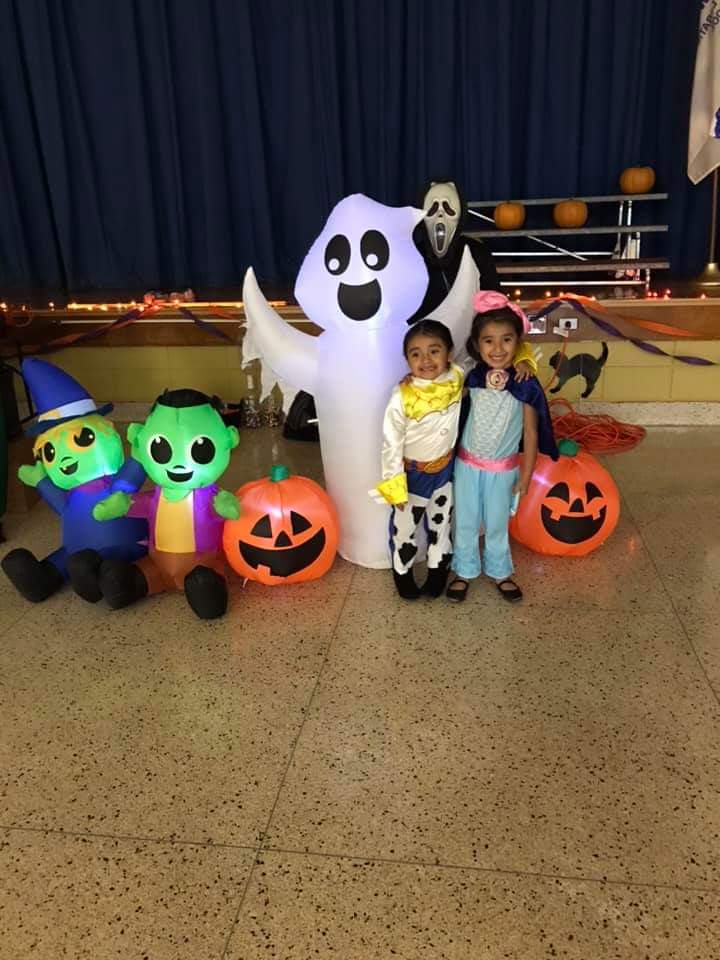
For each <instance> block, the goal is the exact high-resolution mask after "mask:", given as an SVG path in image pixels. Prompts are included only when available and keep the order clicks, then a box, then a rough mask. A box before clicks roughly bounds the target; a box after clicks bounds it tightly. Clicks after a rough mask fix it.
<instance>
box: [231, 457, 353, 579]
mask: <svg viewBox="0 0 720 960" xmlns="http://www.w3.org/2000/svg"><path fill="white" fill-rule="evenodd" d="M236 496H237V498H238V500H239V501H240V517H239V519H237V520H228V521H227V522H226V523H225V528H224V532H223V549H224V550H225V556H226V557H227V561H228V563H229V564H230V566H231V567H232V568H233V570H234V571H235V572H236V573H238V574H239V575H240V576H241V577H247V579H249V580H257V581H258V582H259V583H264V584H267V585H268V586H277V585H278V584H281V583H301V582H302V581H304V580H317V578H318V577H322V575H323V574H325V573H327V571H328V570H329V569H330V567H331V566H332V564H333V560H334V559H335V553H336V551H337V544H338V521H337V515H336V513H335V507H334V506H333V503H332V501H331V500H330V498H329V497H328V495H327V494H326V493H325V491H324V490H323V489H322V487H319V486H318V485H317V484H316V483H314V482H313V481H312V480H308V479H307V477H291V476H290V471H289V470H288V469H287V467H283V466H280V465H279V464H277V465H275V466H273V467H271V469H270V476H269V478H266V477H264V478H263V479H262V480H253V481H252V482H251V483H246V484H245V485H244V486H242V487H240V489H239V490H238V491H237V493H236Z"/></svg>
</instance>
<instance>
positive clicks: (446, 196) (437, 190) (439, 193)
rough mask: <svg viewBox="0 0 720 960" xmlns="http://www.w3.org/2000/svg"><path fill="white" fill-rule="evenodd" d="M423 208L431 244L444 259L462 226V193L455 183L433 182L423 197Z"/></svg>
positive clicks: (440, 257) (439, 257)
mask: <svg viewBox="0 0 720 960" xmlns="http://www.w3.org/2000/svg"><path fill="white" fill-rule="evenodd" d="M423 210H424V211H425V229H426V230H427V234H428V239H429V241H430V246H431V247H432V250H433V253H434V254H435V256H436V257H437V258H438V259H439V260H442V258H443V257H444V256H445V255H446V254H447V252H448V249H449V247H450V244H451V243H452V241H453V238H454V236H455V234H456V232H457V230H458V229H459V227H460V215H461V210H460V195H459V194H458V191H457V187H456V186H455V184H454V183H453V182H452V181H449V182H447V183H433V185H432V186H431V187H430V189H429V190H428V192H427V193H426V194H425V197H424V199H423Z"/></svg>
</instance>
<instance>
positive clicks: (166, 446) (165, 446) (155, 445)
mask: <svg viewBox="0 0 720 960" xmlns="http://www.w3.org/2000/svg"><path fill="white" fill-rule="evenodd" d="M150 456H151V457H152V458H153V460H154V461H155V463H169V462H170V457H171V456H172V447H171V446H170V443H169V441H168V440H167V439H166V438H165V437H163V436H161V435H160V434H158V435H157V436H156V437H153V438H152V440H151V441H150Z"/></svg>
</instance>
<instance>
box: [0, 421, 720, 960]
mask: <svg viewBox="0 0 720 960" xmlns="http://www.w3.org/2000/svg"><path fill="white" fill-rule="evenodd" d="M272 460H276V461H281V462H286V463H287V464H288V465H290V466H291V467H292V468H293V469H294V471H296V472H301V473H305V474H306V475H311V476H314V477H316V478H319V460H318V452H317V448H316V447H315V446H309V447H308V446H304V445H300V444H285V443H284V442H283V441H282V439H280V438H279V437H278V436H277V434H273V433H272V432H270V431H258V432H247V433H245V434H244V435H243V443H242V447H241V453H240V454H239V455H238V457H237V458H236V462H235V464H234V465H233V467H232V470H231V475H230V478H229V480H228V483H227V485H228V486H236V485H238V484H239V483H240V482H242V481H244V480H245V479H249V478H251V477H255V476H257V475H259V474H261V473H263V472H264V471H265V469H266V466H267V464H268V463H269V462H271V461H272ZM607 464H608V466H609V468H610V469H611V471H612V472H613V474H614V476H615V478H616V480H617V482H618V484H619V486H620V489H621V492H622V496H623V514H622V517H621V521H620V524H619V526H618V529H617V531H616V533H615V535H614V537H613V538H612V539H611V540H610V541H609V542H608V543H607V544H606V545H605V546H604V547H603V548H602V549H601V550H600V551H598V552H597V553H595V554H593V555H592V556H590V557H588V558H586V559H584V560H579V561H550V560H546V559H543V558H541V557H539V556H535V555H531V554H529V553H527V552H524V551H522V550H520V549H516V559H517V565H518V573H519V576H520V577H521V582H522V584H523V586H524V587H525V588H526V596H527V599H526V602H525V603H524V604H523V605H522V606H520V607H517V608H512V607H509V606H508V605H505V604H502V601H500V600H499V598H498V599H496V596H495V593H494V591H493V589H492V588H491V587H490V586H489V585H487V584H478V585H477V586H476V587H475V589H473V591H472V592H471V594H470V595H469V598H468V601H467V602H466V603H465V604H464V605H462V606H460V607H455V606H451V605H449V604H447V603H445V602H443V601H438V602H436V603H433V604H431V603H427V602H423V603H421V604H416V605H401V603H400V601H398V600H396V599H395V596H394V593H393V591H392V587H391V581H390V577H389V574H388V573H386V572H377V571H370V570H364V569H359V568H353V567H351V566H350V565H349V564H346V563H344V562H342V561H339V562H338V563H337V564H336V566H335V567H334V569H333V570H332V571H331V573H330V574H329V575H328V576H327V577H326V578H325V579H323V580H321V581H319V582H317V583H315V584H310V585H306V586H301V587H296V588H286V589H285V588H283V589H277V590H269V589H267V588H262V587H259V586H257V585H252V584H251V585H248V587H247V588H246V589H244V590H243V589H242V588H241V585H240V582H239V581H238V580H234V581H233V584H232V601H231V602H232V609H231V612H230V613H229V615H228V616H227V617H226V618H225V619H224V620H222V621H220V622H216V623H212V624H202V623H199V622H198V621H196V620H195V619H194V617H193V615H192V614H191V613H190V611H189V610H188V609H187V607H186V606H185V603H184V600H183V598H182V597H180V596H169V595H168V596H163V597H159V598H155V599H153V600H151V601H147V602H146V603H145V604H143V605H141V606H138V607H136V608H134V609H129V610H127V611H122V612H119V613H116V614H110V613H109V612H108V611H106V610H105V609H103V608H102V607H101V606H96V607H93V606H88V605H86V604H84V603H82V601H80V600H79V599H77V598H76V597H74V596H72V595H71V594H69V593H67V592H63V593H61V594H59V595H57V596H55V597H53V598H52V599H51V600H49V601H48V602H47V603H45V604H42V605H40V606H30V605H28V604H25V603H24V602H23V601H22V600H20V599H18V598H17V597H16V596H15V595H14V594H13V592H12V591H11V589H10V587H9V585H8V584H7V582H6V581H5V580H4V579H3V580H2V582H0V958H1V960H25V958H36V960H59V958H65V957H67V958H70V960H85V958H92V960H107V958H123V960H131V958H132V960H134V958H138V960H221V958H228V960H252V958H265V957H267V958H280V960H284V958H298V960H309V958H320V960H325V958H331V957H337V958H342V960H374V958H392V957H397V958H403V960H441V958H452V960H474V958H482V960H485V958H487V960H496V958H498V960H500V958H503V960H505V958H523V960H542V958H551V957H565V958H573V960H592V958H596V957H597V958H622V960H645V958H649V960H670V958H673V960H674V958H677V960H693V958H697V960H716V958H718V957H720V701H719V699H718V698H719V696H720V588H719V586H718V585H719V584H720V510H719V509H718V496H717V489H718V483H719V481H720V429H718V428H710V427H708V428H702V429H695V430H686V429H667V430H660V429H655V430H653V431H652V432H651V434H650V436H649V438H648V439H647V441H646V442H645V443H644V444H643V446H641V447H640V448H639V449H638V450H636V451H634V452H633V453H630V454H625V455H622V456H620V457H615V458H609V459H608V461H607ZM6 528H7V532H8V534H9V535H10V537H11V542H10V543H9V544H8V547H11V546H13V545H16V544H23V545H26V546H29V547H30V548H31V549H34V550H35V551H36V552H41V551H43V549H45V550H46V551H47V550H49V549H50V547H51V545H52V544H53V543H54V542H55V538H56V526H55V521H54V520H53V518H52V517H51V515H50V514H49V512H47V511H46V510H45V508H44V507H38V508H36V509H35V510H34V511H33V512H32V513H31V514H30V515H29V516H26V517H9V518H8V519H7V521H6ZM0 550H2V551H3V552H4V550H5V547H2V548H0Z"/></svg>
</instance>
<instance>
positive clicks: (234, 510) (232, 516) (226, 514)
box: [213, 490, 240, 520]
mask: <svg viewBox="0 0 720 960" xmlns="http://www.w3.org/2000/svg"><path fill="white" fill-rule="evenodd" d="M213 507H214V509H215V513H216V514H217V515H218V516H219V517H222V518H223V519H224V520H237V518H238V517H239V516H240V503H239V501H238V498H237V497H236V496H235V494H234V493H230V491H229V490H221V491H220V492H219V493H216V494H215V498H214V500H213Z"/></svg>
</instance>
